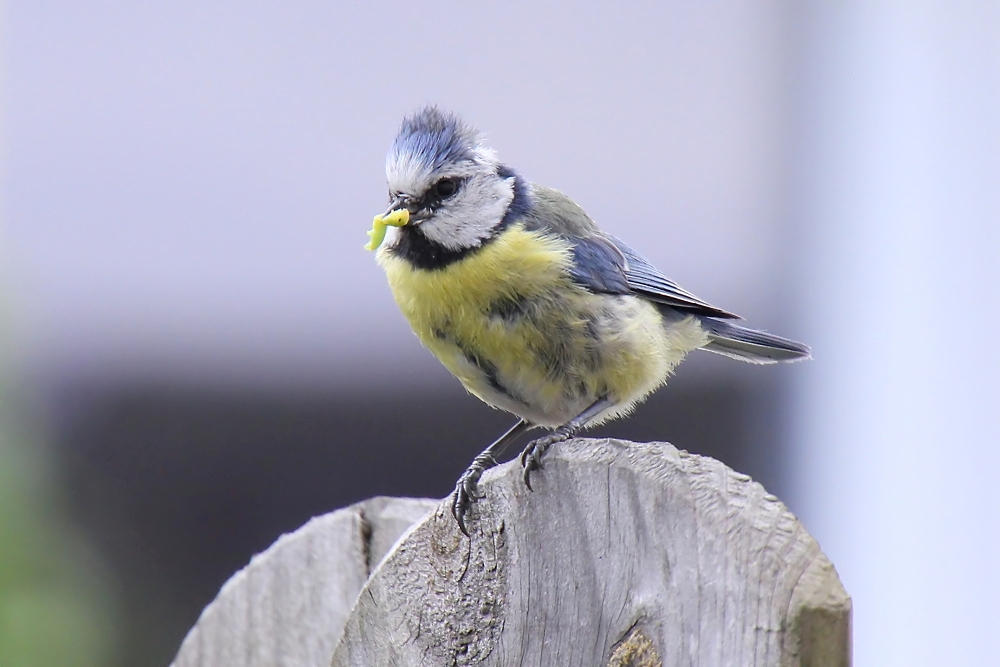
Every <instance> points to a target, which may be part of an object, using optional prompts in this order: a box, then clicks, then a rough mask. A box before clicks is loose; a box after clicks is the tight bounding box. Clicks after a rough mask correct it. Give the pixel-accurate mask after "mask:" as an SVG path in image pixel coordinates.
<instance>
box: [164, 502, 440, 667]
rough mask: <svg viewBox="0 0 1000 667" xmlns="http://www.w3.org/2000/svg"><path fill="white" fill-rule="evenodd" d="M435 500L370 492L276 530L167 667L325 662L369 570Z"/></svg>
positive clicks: (229, 583)
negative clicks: (284, 529)
mask: <svg viewBox="0 0 1000 667" xmlns="http://www.w3.org/2000/svg"><path fill="white" fill-rule="evenodd" d="M438 502H439V501H437V500H429V499H415V498H388V497H375V498H371V499H368V500H365V501H363V502H360V503H357V504H355V505H351V506H349V507H345V508H343V509H339V510H336V511H334V512H330V513H329V514H325V515H323V516H319V517H316V518H313V519H311V520H309V522H307V523H306V524H305V525H304V526H302V527H301V528H299V529H298V530H296V531H294V532H292V533H287V534H285V535H282V536H281V537H279V538H278V539H277V540H276V541H275V542H274V544H272V545H271V546H270V547H269V548H268V549H267V550H265V551H263V552H261V553H259V554H257V555H255V556H254V557H253V558H252V559H251V560H250V563H249V564H248V565H247V566H246V567H244V568H243V569H242V570H240V571H239V572H237V573H236V574H234V575H233V576H232V577H231V578H230V579H229V580H228V581H227V582H226V583H225V584H223V586H222V588H221V589H220V590H219V594H218V595H217V596H216V598H215V600H213V601H212V602H211V603H210V604H209V605H208V606H207V607H205V609H204V610H203V611H202V613H201V616H200V617H199V618H198V621H197V622H196V623H195V625H194V626H193V627H192V628H191V630H190V631H189V632H188V634H187V636H186V637H185V638H184V641H183V642H182V644H181V647H180V649H179V650H178V652H177V656H176V657H175V658H174V661H173V662H172V663H171V665H172V667H237V666H238V667H265V666H266V667H277V666H279V665H284V666H289V667H290V666H292V665H294V666H296V667H299V666H301V667H306V666H312V665H326V664H328V663H329V660H330V656H331V655H332V654H333V648H334V646H336V643H337V640H338V639H339V638H340V634H341V632H342V631H343V627H344V623H345V621H346V619H347V617H348V613H349V612H350V610H351V609H352V607H353V606H354V602H355V599H356V598H357V595H358V593H359V592H360V591H361V588H362V587H363V586H364V583H365V582H366V581H367V579H368V576H369V574H370V573H371V572H372V571H373V570H374V568H375V567H376V566H377V565H378V563H379V562H380V561H381V560H382V559H383V557H384V556H385V555H386V554H387V553H388V552H389V550H390V549H391V547H392V545H393V544H394V543H395V541H396V540H397V539H398V538H399V536H400V535H402V534H403V533H404V532H405V531H406V530H407V529H408V528H409V527H410V526H411V525H412V524H413V523H414V522H416V521H417V520H418V519H420V518H421V517H423V516H424V515H425V514H427V513H428V512H430V511H431V510H432V509H433V508H434V507H435V506H436V505H437V504H438Z"/></svg>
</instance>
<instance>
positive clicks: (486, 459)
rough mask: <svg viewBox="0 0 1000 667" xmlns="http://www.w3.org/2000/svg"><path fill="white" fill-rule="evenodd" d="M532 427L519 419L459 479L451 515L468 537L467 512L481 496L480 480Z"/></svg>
mask: <svg viewBox="0 0 1000 667" xmlns="http://www.w3.org/2000/svg"><path fill="white" fill-rule="evenodd" d="M531 427H532V424H531V423H529V422H527V421H525V420H523V419H519V420H518V422H517V423H516V424H514V425H513V426H512V427H511V428H510V430H509V431H507V432H506V433H504V434H503V435H501V436H500V437H499V438H497V440H496V442H494V443H493V444H492V445H490V446H489V447H487V448H486V449H484V450H483V452H482V453H481V454H480V455H479V456H477V457H476V458H474V459H473V460H472V465H470V466H469V467H468V469H466V471H465V472H463V473H462V476H461V477H459V478H458V484H456V485H455V492H454V494H453V495H454V499H453V500H452V503H451V513H452V514H454V515H455V520H456V521H458V527H459V528H460V529H461V530H462V532H463V533H465V535H466V536H468V535H469V531H467V530H466V529H465V512H466V510H468V509H469V505H471V504H472V501H474V500H477V499H479V498H480V496H479V495H478V494H477V493H476V486H477V485H478V484H479V478H480V477H482V476H483V473H484V472H486V471H487V470H489V469H490V468H492V467H494V466H495V465H496V464H497V458H496V457H498V456H500V455H501V454H503V452H504V450H505V449H507V447H509V446H510V443H512V442H513V441H514V439H515V438H517V437H518V436H519V435H521V434H522V433H524V432H525V431H527V430H528V429H530V428H531Z"/></svg>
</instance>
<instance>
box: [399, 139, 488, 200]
mask: <svg viewBox="0 0 1000 667" xmlns="http://www.w3.org/2000/svg"><path fill="white" fill-rule="evenodd" d="M393 148H394V150H390V151H389V155H388V156H387V157H386V160H385V177H386V181H387V182H388V184H389V190H390V191H392V192H400V193H405V194H410V195H420V194H423V193H424V192H426V191H427V189H428V188H429V187H430V186H431V185H433V184H434V183H435V182H437V181H438V180H439V179H441V178H444V177H449V176H472V175H474V174H476V173H481V172H482V171H484V170H490V171H494V170H496V168H497V166H498V165H499V160H498V159H497V156H496V152H495V151H493V150H492V149H490V148H487V147H485V146H482V145H477V146H474V147H472V148H471V149H470V151H469V153H468V154H467V155H465V156H463V157H462V158H461V159H458V160H455V161H445V162H440V163H437V164H435V163H434V162H433V161H432V160H429V159H428V156H427V154H426V153H423V152H421V151H419V150H409V149H408V147H406V146H402V147H396V146H394V147H393Z"/></svg>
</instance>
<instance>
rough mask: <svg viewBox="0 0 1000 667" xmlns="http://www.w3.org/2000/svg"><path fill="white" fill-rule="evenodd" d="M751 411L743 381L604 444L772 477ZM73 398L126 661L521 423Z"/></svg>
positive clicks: (431, 405) (258, 399)
mask: <svg viewBox="0 0 1000 667" xmlns="http://www.w3.org/2000/svg"><path fill="white" fill-rule="evenodd" d="M758 379H759V378H758ZM687 384H688V385H690V383H687ZM757 392H759V389H758V390H757ZM84 396H85V397H86V401H85V402H84V403H81V402H80V400H81V397H84ZM752 401H753V395H752V394H751V392H749V391H748V390H747V389H746V388H744V387H743V386H742V385H741V384H738V383H732V384H720V385H713V386H695V387H691V386H687V387H682V388H680V389H675V388H673V387H670V388H667V389H666V390H663V391H661V392H659V393H658V394H656V395H654V396H653V398H652V399H651V400H650V401H649V402H648V403H647V404H645V405H643V406H642V407H640V409H639V410H638V411H637V413H636V414H635V415H633V416H632V417H630V418H628V419H624V420H621V421H618V422H614V423H612V424H609V425H606V426H604V427H601V428H599V429H595V430H594V431H592V432H591V434H592V435H614V436H616V437H622V438H629V439H633V440H668V441H670V442H673V443H674V444H676V445H677V446H678V447H680V448H684V449H688V450H690V451H694V452H698V453H703V454H708V455H711V456H714V457H716V458H719V459H721V460H723V461H725V462H727V463H729V464H730V465H732V466H734V467H735V468H737V469H739V470H743V471H747V472H756V471H755V470H754V468H757V469H758V470H761V471H763V470H765V469H766V464H763V463H762V462H763V460H764V459H765V458H766V457H762V456H751V455H750V452H751V451H754V452H756V453H757V454H759V453H760V452H759V451H758V449H759V448H758V447H755V446H753V443H752V442H751V441H752V440H755V439H756V438H754V436H753V433H754V427H753V424H751V423H749V420H748V408H749V407H750V406H751V405H752ZM69 404H75V408H74V410H73V411H72V412H73V416H72V418H69V419H64V420H63V424H64V426H63V428H62V433H61V440H62V445H63V447H62V451H63V452H64V454H65V457H64V464H65V465H64V473H65V475H66V477H67V480H66V481H67V485H68V488H69V489H70V493H71V498H72V500H73V506H74V508H75V511H76V512H77V519H78V520H79V521H81V522H82V523H83V524H84V526H85V527H86V529H87V530H88V531H89V532H90V533H91V534H92V535H93V536H94V538H95V542H96V543H97V545H98V548H99V549H100V550H101V551H102V555H103V556H104V558H105V559H106V560H107V562H108V563H110V565H111V567H112V568H113V569H114V571H115V574H116V575H117V577H118V579H119V581H120V582H121V586H122V589H123V591H122V597H123V600H124V605H125V611H126V613H125V614H124V617H125V618H126V619H127V621H126V623H127V626H126V627H124V628H123V631H124V632H123V634H124V636H125V637H126V640H125V643H124V645H123V647H122V650H123V653H122V654H121V655H120V656H119V658H120V659H119V660H118V664H120V665H160V666H163V665H166V664H168V663H169V660H170V659H171V657H172V656H173V654H174V652H175V651H176V650H177V647H178V646H179V644H180V641H181V639H182V638H183V636H184V634H185V632H186V631H187V629H188V628H189V627H190V626H191V625H192V624H193V623H194V621H195V620H196V619H197V616H198V614H199V613H200V611H201V609H202V608H203V607H204V606H205V605H206V604H207V603H208V602H209V601H211V600H212V598H214V596H215V594H216V592H217V591H218V589H219V587H220V586H221V584H222V583H223V582H224V581H225V580H226V579H227V578H228V577H229V576H230V575H232V574H233V573H234V572H235V571H236V570H238V569H239V568H241V567H243V566H244V565H245V564H246V563H247V562H248V561H249V559H250V556H251V555H253V554H254V553H256V552H259V551H261V550H263V549H264V548H266V547H267V546H268V545H269V544H270V543H271V542H273V541H274V540H275V538H277V537H278V536H279V535H280V534H281V533H283V532H288V531H291V530H294V529H296V528H297V527H299V526H300V525H302V524H303V523H304V522H305V521H306V520H308V519H309V518H310V517H312V516H314V515H317V514H322V513H325V512H328V511H331V510H333V509H336V508H338V507H342V506H344V505H348V504H350V503H352V502H355V501H357V500H361V499H364V498H367V497H370V496H374V495H379V494H385V495H397V496H429V497H435V498H440V497H443V496H445V495H446V494H448V493H449V492H450V491H451V489H452V485H453V484H454V481H455V479H456V478H457V477H458V475H459V474H460V473H461V472H462V470H463V469H464V468H465V466H466V465H467V464H468V463H469V462H470V460H471V459H472V457H473V456H474V455H475V454H476V453H478V452H479V450H480V449H481V448H483V447H484V446H485V445H486V444H488V443H489V441H490V440H491V439H492V438H494V437H495V436H497V435H499V434H500V433H501V432H502V431H503V430H504V429H505V428H506V427H507V426H509V424H510V423H512V421H513V419H512V417H510V416H509V415H507V414H504V413H501V412H497V411H495V410H491V409H490V408H488V407H486V406H485V405H483V404H482V403H480V402H479V401H478V400H476V399H475V398H473V397H471V396H468V395H466V394H465V393H464V392H462V390H461V389H459V388H457V387H456V388H444V389H442V390H438V391H436V392H434V393H427V392H426V391H424V392H420V391H416V392H413V393H412V395H404V396H395V395H392V394H390V393H387V394H385V395H371V394H369V395H354V396H352V395H348V394H333V393H331V394H328V395H294V394H288V393H285V394H278V393H274V394H268V393H249V392H246V393H239V392H229V393H227V392H222V391H212V390H192V389H185V388H179V387H178V388H164V387H128V388H124V387H120V388H116V389H109V388H103V389H98V388H89V389H84V388H79V387H78V388H77V389H76V390H74V391H73V392H72V394H71V395H70V396H68V397H67V400H66V401H65V402H64V406H65V405H69ZM64 412H65V410H64ZM512 455H513V452H512ZM754 461H758V464H755V463H754ZM770 474H771V473H768V475H766V476H769V475H770Z"/></svg>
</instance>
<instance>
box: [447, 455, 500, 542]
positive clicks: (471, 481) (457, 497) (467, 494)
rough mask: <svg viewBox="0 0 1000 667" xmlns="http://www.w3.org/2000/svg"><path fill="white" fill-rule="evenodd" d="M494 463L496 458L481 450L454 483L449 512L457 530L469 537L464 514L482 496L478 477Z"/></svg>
mask: <svg viewBox="0 0 1000 667" xmlns="http://www.w3.org/2000/svg"><path fill="white" fill-rule="evenodd" d="M496 464H497V462H496V459H494V458H493V457H492V456H490V455H489V454H487V453H486V452H483V453H482V454H480V455H479V456H477V457H476V458H475V459H473V461H472V465H470V466H469V467H468V469H466V471H465V472H463V473H462V476H461V477H459V478H458V483H457V484H456V485H455V491H454V492H453V493H452V501H451V513H452V514H453V515H454V517H455V521H457V522H458V528H459V530H461V531H462V533H464V534H465V536H466V537H469V531H468V530H467V529H466V527H465V514H466V512H468V511H469V507H470V506H471V505H472V503H473V502H475V501H477V500H479V499H480V498H482V495H480V494H479V492H478V488H479V478H480V477H482V476H483V473H484V472H486V471H487V470H489V469H490V468H492V467H493V466H495V465H496Z"/></svg>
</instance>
